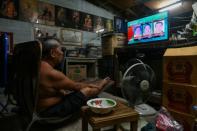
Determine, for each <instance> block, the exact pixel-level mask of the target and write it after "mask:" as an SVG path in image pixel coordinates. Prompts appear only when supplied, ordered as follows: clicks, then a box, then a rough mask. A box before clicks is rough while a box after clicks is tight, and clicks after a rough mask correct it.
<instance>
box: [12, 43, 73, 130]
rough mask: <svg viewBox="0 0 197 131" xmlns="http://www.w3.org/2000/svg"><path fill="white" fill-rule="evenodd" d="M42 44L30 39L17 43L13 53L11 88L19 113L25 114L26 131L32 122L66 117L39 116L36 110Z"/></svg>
mask: <svg viewBox="0 0 197 131" xmlns="http://www.w3.org/2000/svg"><path fill="white" fill-rule="evenodd" d="M41 54H42V45H41V44H40V43H39V42H38V41H30V42H25V43H20V44H17V45H16V46H15V48H14V54H13V67H14V73H13V74H14V75H13V89H14V90H15V96H14V97H15V99H16V101H17V105H18V107H19V111H20V113H22V115H23V116H25V119H26V121H27V122H28V126H27V127H26V129H25V130H26V131H29V130H30V129H31V126H32V124H33V123H34V122H36V121H39V122H41V123H45V124H46V123H47V124H50V123H53V124H55V123H60V122H63V121H65V120H67V119H69V118H71V116H67V117H41V116H40V115H39V113H38V112H37V111H36V104H37V98H38V96H37V95H38V87H39V70H40V64H41Z"/></svg>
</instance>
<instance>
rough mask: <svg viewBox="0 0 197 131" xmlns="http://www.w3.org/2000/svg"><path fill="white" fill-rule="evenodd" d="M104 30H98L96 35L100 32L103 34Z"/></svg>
mask: <svg viewBox="0 0 197 131" xmlns="http://www.w3.org/2000/svg"><path fill="white" fill-rule="evenodd" d="M103 31H104V29H100V30H97V31H96V33H100V32H103Z"/></svg>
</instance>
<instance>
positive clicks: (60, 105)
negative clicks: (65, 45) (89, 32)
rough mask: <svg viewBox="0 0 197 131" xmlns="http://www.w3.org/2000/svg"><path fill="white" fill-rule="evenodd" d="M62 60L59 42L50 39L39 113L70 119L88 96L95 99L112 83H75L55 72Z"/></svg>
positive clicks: (45, 48)
mask: <svg viewBox="0 0 197 131" xmlns="http://www.w3.org/2000/svg"><path fill="white" fill-rule="evenodd" d="M62 59H63V52H62V50H61V46H60V41H59V40H57V39H51V38H49V39H45V40H43V41H42V61H41V68H40V87H39V95H38V111H40V112H41V114H43V115H47V116H49V115H52V116H67V115H69V114H72V113H74V112H77V111H79V110H80V107H81V106H83V105H84V104H85V102H86V100H87V99H88V97H94V96H96V95H97V94H98V93H100V92H101V90H102V89H103V87H104V86H105V85H106V84H107V83H108V82H109V81H110V80H109V78H105V79H104V80H102V81H101V82H100V83H99V84H97V85H96V84H95V85H94V84H86V83H80V82H74V81H72V80H71V79H69V78H68V77H66V76H65V75H64V74H63V73H62V72H60V71H58V70H56V69H54V67H55V66H56V65H57V64H59V63H60V62H61V61H62ZM67 91H72V92H71V93H67Z"/></svg>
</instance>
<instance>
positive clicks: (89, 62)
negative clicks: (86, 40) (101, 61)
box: [63, 57, 98, 78]
mask: <svg viewBox="0 0 197 131" xmlns="http://www.w3.org/2000/svg"><path fill="white" fill-rule="evenodd" d="M69 65H86V69H87V78H97V77H98V70H97V58H78V57H65V58H64V70H63V72H64V73H65V74H66V75H68V66H69Z"/></svg>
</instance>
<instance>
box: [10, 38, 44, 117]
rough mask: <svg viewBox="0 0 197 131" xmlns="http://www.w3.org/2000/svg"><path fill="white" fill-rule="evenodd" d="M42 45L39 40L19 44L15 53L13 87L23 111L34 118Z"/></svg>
mask: <svg viewBox="0 0 197 131" xmlns="http://www.w3.org/2000/svg"><path fill="white" fill-rule="evenodd" d="M41 52H42V46H41V44H40V43H39V42H38V41H30V42H24V43H20V44H17V45H16V46H15V48H14V53H13V68H14V73H13V74H14V76H13V82H14V83H13V86H14V87H13V88H14V89H15V91H16V92H15V93H16V95H15V98H16V101H17V104H18V106H19V107H20V109H21V111H22V112H23V113H25V114H26V115H28V116H30V119H31V118H32V114H33V112H34V111H35V110H36V109H35V108H36V102H37V94H38V93H37V90H38V86H39V70H40V63H41V54H42V53H41Z"/></svg>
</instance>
